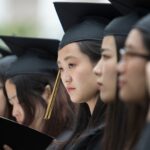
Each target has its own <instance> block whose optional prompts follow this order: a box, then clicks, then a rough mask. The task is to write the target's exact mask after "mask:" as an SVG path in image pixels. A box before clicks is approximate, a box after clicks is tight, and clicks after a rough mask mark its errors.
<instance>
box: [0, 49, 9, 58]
mask: <svg viewBox="0 0 150 150" xmlns="http://www.w3.org/2000/svg"><path fill="white" fill-rule="evenodd" d="M0 55H1V56H0V58H2V57H5V56H8V55H11V52H10V51H9V50H6V49H4V48H2V47H0Z"/></svg>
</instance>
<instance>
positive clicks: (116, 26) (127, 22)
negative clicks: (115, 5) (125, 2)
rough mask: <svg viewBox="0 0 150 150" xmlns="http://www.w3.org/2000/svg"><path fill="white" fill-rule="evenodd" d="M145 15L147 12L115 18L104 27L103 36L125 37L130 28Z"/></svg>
mask: <svg viewBox="0 0 150 150" xmlns="http://www.w3.org/2000/svg"><path fill="white" fill-rule="evenodd" d="M145 13H147V11H146V12H144V11H142V12H133V13H130V14H128V15H126V16H123V17H118V18H115V19H114V20H112V21H111V22H110V23H109V24H108V25H107V26H106V28H105V30H104V36H107V35H116V36H127V35H128V33H129V31H130V30H131V29H132V27H133V26H134V25H135V24H136V22H137V21H138V20H139V19H140V18H141V17H142V16H143V15H144V14H145Z"/></svg>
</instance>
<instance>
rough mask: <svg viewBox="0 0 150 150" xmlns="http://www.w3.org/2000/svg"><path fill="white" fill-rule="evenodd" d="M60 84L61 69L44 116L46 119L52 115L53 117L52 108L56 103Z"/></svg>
mask: <svg viewBox="0 0 150 150" xmlns="http://www.w3.org/2000/svg"><path fill="white" fill-rule="evenodd" d="M59 84H60V71H58V74H57V77H56V80H55V84H54V88H53V91H52V94H51V96H50V98H49V100H48V106H47V109H46V113H45V116H44V119H46V120H48V119H50V117H51V114H52V110H53V107H54V103H55V99H56V96H57V91H58V88H59Z"/></svg>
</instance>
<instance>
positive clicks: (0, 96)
mask: <svg viewBox="0 0 150 150" xmlns="http://www.w3.org/2000/svg"><path fill="white" fill-rule="evenodd" d="M0 103H1V105H0V116H4V117H7V116H6V113H7V102H6V98H5V95H4V92H3V85H2V84H1V83H0Z"/></svg>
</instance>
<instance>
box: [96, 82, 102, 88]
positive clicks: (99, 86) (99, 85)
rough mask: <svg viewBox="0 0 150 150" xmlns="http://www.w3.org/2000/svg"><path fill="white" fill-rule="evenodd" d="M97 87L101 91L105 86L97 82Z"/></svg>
mask: <svg viewBox="0 0 150 150" xmlns="http://www.w3.org/2000/svg"><path fill="white" fill-rule="evenodd" d="M97 85H98V89H99V90H101V89H102V86H103V84H102V83H101V82H97Z"/></svg>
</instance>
